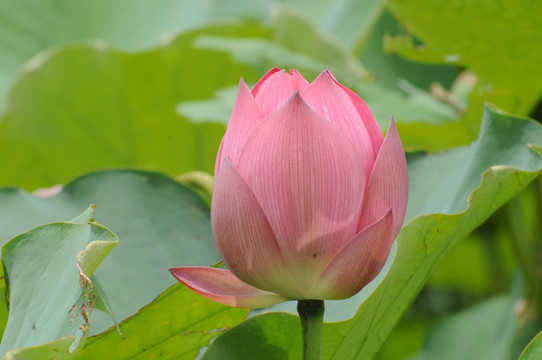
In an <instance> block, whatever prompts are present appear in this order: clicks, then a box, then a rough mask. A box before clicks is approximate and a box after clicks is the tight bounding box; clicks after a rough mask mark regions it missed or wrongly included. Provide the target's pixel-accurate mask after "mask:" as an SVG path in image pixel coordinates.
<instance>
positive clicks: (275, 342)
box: [203, 312, 302, 360]
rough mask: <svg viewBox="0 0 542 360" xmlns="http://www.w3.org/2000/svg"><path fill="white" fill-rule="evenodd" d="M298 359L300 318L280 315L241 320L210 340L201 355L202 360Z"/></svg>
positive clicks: (271, 314) (273, 314) (272, 314)
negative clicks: (209, 344)
mask: <svg viewBox="0 0 542 360" xmlns="http://www.w3.org/2000/svg"><path fill="white" fill-rule="evenodd" d="M301 358H302V352H301V326H300V325H299V318H298V317H297V316H294V315H291V314H287V313H281V312H274V313H268V314H263V315H258V316H254V317H251V318H250V319H247V320H245V321H243V322H242V323H241V324H239V325H237V326H236V327H234V328H233V329H231V330H230V331H228V332H226V333H225V334H223V335H222V336H219V337H218V338H217V339H216V340H215V341H213V343H212V344H211V346H209V349H208V350H207V351H206V352H205V355H204V356H203V360H217V359H220V360H226V359H258V360H276V359H301Z"/></svg>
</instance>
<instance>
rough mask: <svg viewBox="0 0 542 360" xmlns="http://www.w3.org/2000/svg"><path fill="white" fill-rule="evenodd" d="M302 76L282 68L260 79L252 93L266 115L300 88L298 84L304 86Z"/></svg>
mask: <svg viewBox="0 0 542 360" xmlns="http://www.w3.org/2000/svg"><path fill="white" fill-rule="evenodd" d="M300 77H301V75H299V76H294V75H290V74H288V73H287V72H286V71H284V70H280V71H277V72H274V73H273V74H271V75H269V76H267V75H266V79H265V81H263V82H262V81H260V82H259V83H258V84H257V85H256V87H255V88H254V90H252V94H253V95H254V100H256V103H257V104H258V106H259V107H260V109H261V110H262V113H263V114H264V116H267V115H269V114H271V113H272V112H273V111H275V110H276V109H278V108H279V107H280V106H282V105H284V103H285V102H286V101H288V99H289V98H290V96H292V94H293V93H294V92H295V91H296V90H298V86H300V85H301V86H302V82H300ZM301 78H302V77H301Z"/></svg>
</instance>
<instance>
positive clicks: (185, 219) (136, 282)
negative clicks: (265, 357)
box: [0, 170, 219, 331]
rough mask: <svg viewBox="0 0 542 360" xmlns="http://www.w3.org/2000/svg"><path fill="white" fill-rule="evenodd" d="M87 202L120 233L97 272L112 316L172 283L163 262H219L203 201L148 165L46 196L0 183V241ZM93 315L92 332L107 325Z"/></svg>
mask: <svg viewBox="0 0 542 360" xmlns="http://www.w3.org/2000/svg"><path fill="white" fill-rule="evenodd" d="M89 203H93V204H95V205H96V206H97V208H98V211H97V214H96V215H95V219H96V221H98V222H100V223H101V224H103V225H105V226H108V227H109V228H110V229H114V230H115V233H116V234H117V235H118V236H119V237H120V239H121V241H120V243H119V245H118V246H117V248H116V249H115V250H114V251H113V252H112V253H111V254H110V255H109V256H108V257H107V258H106V259H105V260H104V262H103V263H102V264H101V266H100V268H99V269H98V271H97V272H96V274H97V276H98V277H99V279H100V283H101V285H102V287H103V289H104V292H105V293H106V294H107V296H108V298H109V300H110V302H111V305H112V308H113V313H114V315H115V317H116V318H118V319H123V318H125V317H127V316H128V315H130V314H132V313H134V312H136V311H137V310H138V309H140V308H141V307H142V306H144V305H145V304H147V303H149V302H150V301H151V300H152V299H154V298H155V297H156V296H157V295H158V294H160V293H161V292H162V291H164V290H165V289H167V288H168V287H169V286H170V285H171V284H173V283H174V282H175V279H174V278H173V277H172V276H171V274H170V273H169V271H168V268H170V267H175V266H181V265H212V264H214V263H216V262H218V261H219V256H218V253H217V251H216V248H215V246H214V242H213V237H212V234H211V226H210V221H209V207H208V205H207V204H206V203H205V201H204V200H203V199H202V198H201V197H200V196H198V195H197V194H196V193H194V192H193V191H192V190H190V189H188V188H187V187H185V186H183V185H181V184H179V183H177V182H175V181H174V180H173V179H171V178H169V177H167V176H165V175H163V174H160V173H155V172H147V171H129V170H109V171H103V172H98V173H92V174H88V175H86V176H83V177H80V178H78V179H76V180H74V181H72V182H71V183H70V184H68V185H67V186H66V187H65V188H64V189H63V190H62V192H60V193H59V194H57V195H55V196H52V197H48V198H39V197H36V196H34V195H31V194H29V193H27V192H25V191H23V190H20V189H16V188H4V189H0V240H1V241H2V242H4V241H6V240H7V239H9V238H10V237H11V236H13V234H17V233H18V232H21V231H23V230H24V229H27V228H29V227H32V226H35V225H36V224H39V223H43V222H48V221H51V220H52V219H59V218H66V219H69V218H73V217H74V216H75V215H76V214H77V212H78V210H77V209H80V208H82V207H83V206H85V205H84V204H87V205H88V204H89ZM93 316H94V317H93V322H92V329H91V330H93V331H96V330H103V329H104V328H105V327H108V326H110V325H112V321H111V319H109V318H108V317H107V316H105V314H100V312H95V313H94V315H93Z"/></svg>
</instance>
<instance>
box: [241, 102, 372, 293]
mask: <svg viewBox="0 0 542 360" xmlns="http://www.w3.org/2000/svg"><path fill="white" fill-rule="evenodd" d="M238 170H239V171H240V173H241V174H242V176H243V178H244V179H245V180H246V181H247V183H248V185H249V187H250V188H251V189H252V191H253V193H254V194H255V196H256V198H257V199H258V202H259V204H260V205H261V207H262V209H263V211H264V213H265V215H266V218H267V219H268V221H269V224H270V225H271V228H272V229H273V232H274V234H275V236H276V238H277V242H278V244H279V246H280V248H281V249H282V251H283V254H284V256H288V259H287V261H289V263H290V265H291V267H292V269H291V271H290V272H291V273H292V276H295V277H296V279H297V281H298V282H299V283H300V284H301V285H304V286H310V284H311V283H312V280H314V277H315V276H317V275H318V274H319V272H320V270H321V269H322V268H323V267H324V266H325V265H326V264H327V262H328V261H329V259H330V258H331V257H333V256H334V254H335V253H336V251H338V249H340V248H341V247H342V246H343V245H344V244H345V243H346V242H347V241H348V240H349V239H350V238H351V237H352V236H353V235H354V234H355V233H356V232H357V221H358V220H356V219H355V217H357V216H358V214H359V211H360V209H361V205H362V201H363V193H364V188H365V178H366V176H365V173H364V169H363V167H362V164H361V159H360V156H359V153H358V151H357V150H356V149H355V147H354V145H352V143H351V142H350V140H349V139H348V137H347V136H346V135H345V134H344V133H343V132H342V131H341V130H340V129H339V128H337V127H336V126H335V125H333V124H331V123H330V122H329V121H327V120H325V119H324V118H322V117H321V116H319V115H318V114H316V113H315V112H314V111H312V110H311V109H310V108H309V107H308V106H307V105H306V104H305V102H304V101H303V99H302V98H301V96H300V95H299V94H298V93H297V92H296V93H295V94H294V95H293V96H292V97H291V98H290V99H289V100H288V102H287V103H286V104H285V105H284V106H283V107H281V108H280V109H278V110H277V111H275V112H274V113H272V114H271V115H270V116H269V117H268V118H267V119H266V120H265V121H263V122H262V123H261V125H260V126H259V127H258V128H257V129H256V130H255V131H254V133H253V135H252V137H251V138H250V139H249V140H248V142H247V144H246V146H245V149H244V150H243V152H242V154H241V157H240V159H239V166H238Z"/></svg>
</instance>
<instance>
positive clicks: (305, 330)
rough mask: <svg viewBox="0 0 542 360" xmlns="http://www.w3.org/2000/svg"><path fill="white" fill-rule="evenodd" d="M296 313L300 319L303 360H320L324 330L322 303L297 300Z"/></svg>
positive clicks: (320, 301)
mask: <svg viewBox="0 0 542 360" xmlns="http://www.w3.org/2000/svg"><path fill="white" fill-rule="evenodd" d="M297 312H298V313H299V318H300V319H301V334H302V337H303V360H321V359H322V337H323V328H324V301H323V300H299V301H298V302H297Z"/></svg>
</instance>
